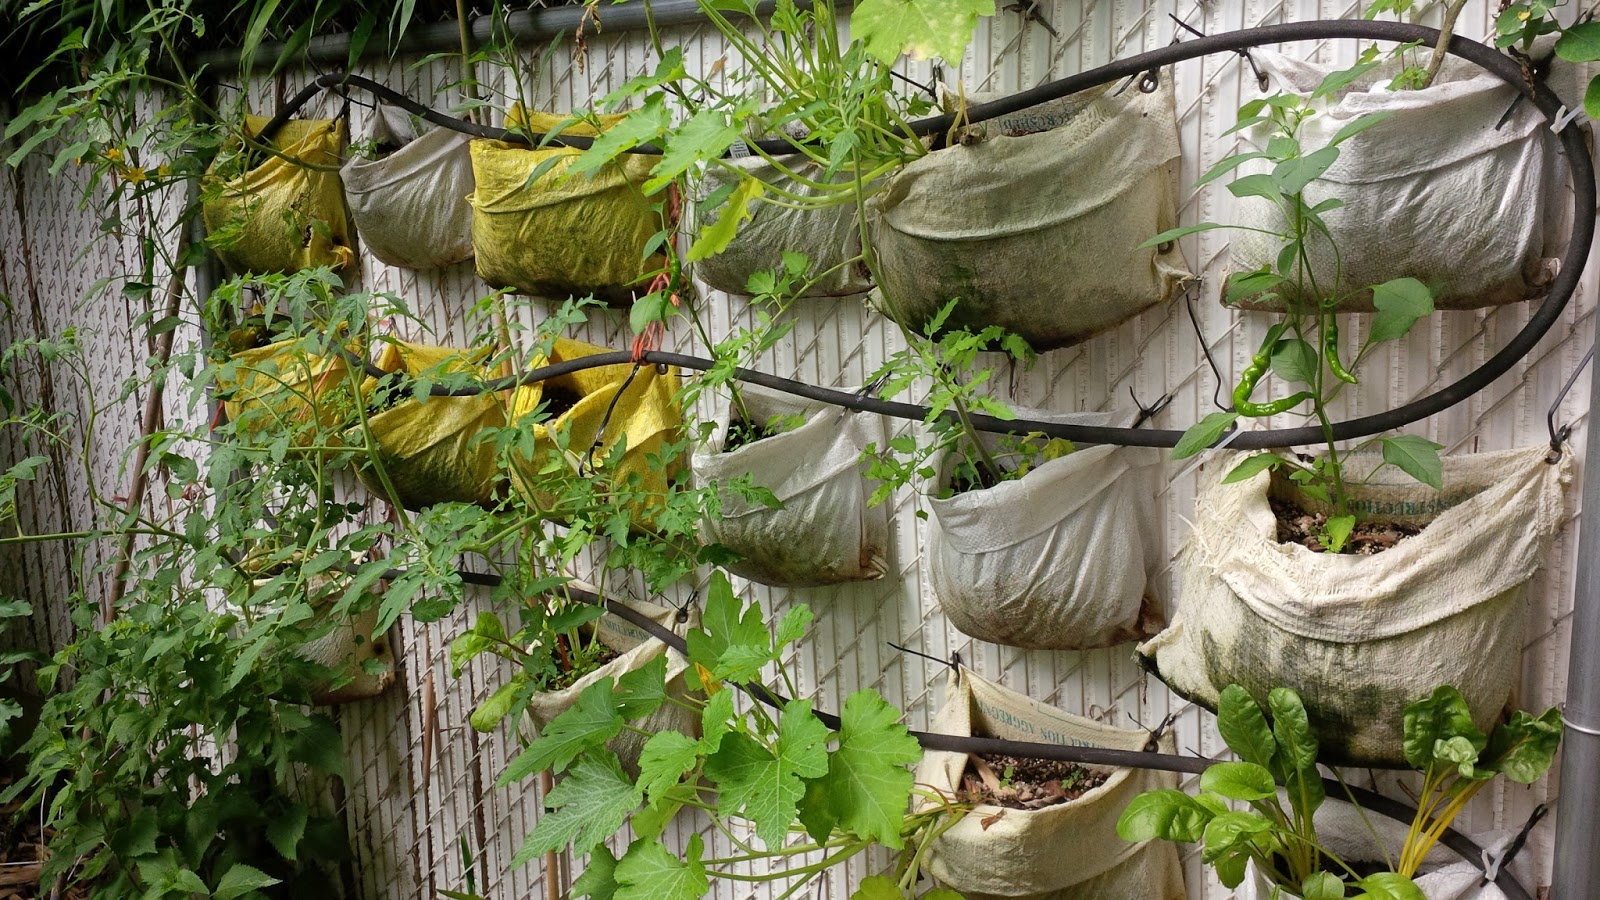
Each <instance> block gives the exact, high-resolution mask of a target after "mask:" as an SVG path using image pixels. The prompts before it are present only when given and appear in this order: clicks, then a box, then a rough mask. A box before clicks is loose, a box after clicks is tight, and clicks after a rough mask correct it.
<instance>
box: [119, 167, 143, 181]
mask: <svg viewBox="0 0 1600 900" xmlns="http://www.w3.org/2000/svg"><path fill="white" fill-rule="evenodd" d="M122 177H123V178H124V179H126V180H127V181H128V183H129V184H138V183H139V182H141V181H143V180H145V178H147V177H148V176H147V175H146V174H145V171H144V169H143V168H142V167H140V166H129V167H127V168H126V169H123V170H122Z"/></svg>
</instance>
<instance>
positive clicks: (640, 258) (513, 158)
mask: <svg viewBox="0 0 1600 900" xmlns="http://www.w3.org/2000/svg"><path fill="white" fill-rule="evenodd" d="M522 118H524V117H523V116H522V115H521V114H520V113H518V112H516V111H514V112H513V114H512V119H513V121H512V122H508V125H512V124H514V123H515V122H516V121H519V120H520V119H522ZM525 118H527V125H526V127H527V128H528V129H529V130H531V131H533V132H534V133H546V132H549V131H551V130H553V129H554V128H555V126H556V125H557V124H558V123H560V122H561V121H563V119H564V117H562V116H558V115H552V114H548V113H536V114H534V115H532V116H528V117H525ZM600 118H601V122H602V124H603V125H604V126H605V127H610V126H612V125H614V124H616V122H618V121H620V120H621V118H622V117H621V116H601V117H600ZM562 133H563V134H566V135H569V136H591V137H592V136H594V134H595V131H594V129H593V128H592V127H590V126H588V125H586V124H583V123H578V124H575V125H573V126H571V127H569V128H567V129H566V130H565V131H563V132H562ZM581 152H582V151H581V150H578V149H576V148H572V147H551V148H547V149H543V150H529V149H527V148H525V147H521V146H518V145H515V144H508V143H505V142H503V141H473V142H472V172H473V177H474V179H475V181H476V185H477V186H476V187H475V188H474V189H473V192H472V195H471V196H470V197H469V198H468V201H469V202H470V203H471V204H472V246H473V250H474V253H475V254H476V256H477V261H478V277H479V278H482V279H483V280H484V281H487V282H488V283H489V284H490V285H493V286H494V287H506V288H511V289H512V290H515V291H518V292H519V293H524V294H535V295H539V296H546V297H552V298H558V299H566V298H567V297H568V296H575V297H584V296H588V295H590V294H593V295H594V297H595V299H597V300H604V301H607V302H611V303H627V302H629V301H630V299H631V297H632V292H633V291H634V290H636V289H637V290H642V289H643V286H642V285H640V284H638V282H639V281H640V280H641V279H642V278H643V277H644V276H645V275H646V274H647V273H649V272H652V271H655V270H656V269H659V268H660V267H661V266H662V264H663V258H662V257H661V256H660V254H648V255H647V254H646V253H645V248H646V247H647V246H648V245H649V242H650V238H651V237H652V236H654V235H655V234H656V232H658V231H660V230H661V228H662V223H661V218H660V217H659V216H658V215H656V212H655V210H653V209H652V208H651V205H650V201H649V200H647V199H646V198H645V197H644V195H643V193H642V192H641V186H642V185H643V184H644V182H645V181H646V180H647V179H648V177H649V173H650V169H651V168H652V167H654V165H655V163H656V162H657V161H659V160H660V157H658V156H646V155H643V154H637V153H625V154H623V155H622V156H620V157H618V158H617V159H616V160H614V161H613V162H611V163H610V164H608V165H607V166H605V167H604V168H602V169H601V170H600V171H598V172H595V173H592V174H587V175H584V174H580V175H573V176H572V177H570V178H569V177H567V169H568V167H569V166H571V164H572V157H575V156H577V155H578V154H579V153H581ZM551 161H554V162H553V163H552V162H551ZM536 174H537V176H538V177H532V176H534V175H536ZM530 178H532V180H531V181H530V180H529V179H530Z"/></svg>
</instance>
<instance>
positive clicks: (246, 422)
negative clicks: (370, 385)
mask: <svg viewBox="0 0 1600 900" xmlns="http://www.w3.org/2000/svg"><path fill="white" fill-rule="evenodd" d="M348 349H350V350H351V351H353V352H356V353H357V354H358V355H359V350H357V348H354V347H351V348H348ZM217 394H218V396H220V397H222V398H223V401H222V406H223V410H224V411H225V412H226V413H227V415H228V421H230V422H233V423H234V430H235V431H236V432H237V433H239V434H243V435H247V436H251V437H258V436H262V435H271V434H274V433H277V432H281V431H288V432H289V434H290V443H291V444H293V445H296V446H303V445H305V444H308V443H312V442H314V441H316V440H319V436H318V431H319V428H320V429H321V430H322V431H324V432H326V431H329V430H333V429H340V430H342V429H341V426H342V425H343V424H345V423H347V422H349V421H351V420H352V417H353V416H354V415H355V397H354V392H353V391H352V390H351V389H350V370H349V366H348V365H347V364H346V362H345V358H344V356H342V355H340V354H339V353H338V352H337V351H330V352H327V353H316V352H313V351H312V350H311V347H310V341H308V340H306V339H304V338H291V339H289V340H283V341H278V342H277V343H273V344H268V345H267V346H265V347H257V348H255V349H252V350H246V351H244V352H242V353H236V354H234V355H233V358H232V362H231V363H229V364H228V365H226V366H224V367H223V368H222V370H221V371H220V372H219V373H218V376H217ZM320 439H321V440H327V441H333V440H336V438H334V437H331V436H326V435H324V436H323V437H321V438H320Z"/></svg>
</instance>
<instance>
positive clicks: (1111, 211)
mask: <svg viewBox="0 0 1600 900" xmlns="http://www.w3.org/2000/svg"><path fill="white" fill-rule="evenodd" d="M1169 82H1170V79H1166V80H1164V81H1163V85H1164V86H1163V87H1162V88H1161V89H1159V90H1157V91H1156V92H1154V93H1151V94H1144V93H1140V92H1139V91H1137V90H1130V91H1126V92H1124V93H1123V94H1122V95H1121V96H1116V95H1114V94H1113V93H1112V91H1111V89H1110V88H1109V87H1100V88H1096V89H1094V90H1092V91H1088V92H1085V93H1084V94H1083V95H1079V96H1078V101H1077V106H1078V109H1079V111H1078V113H1077V114H1076V115H1075V116H1073V117H1072V118H1071V119H1070V120H1069V121H1068V122H1067V123H1066V124H1065V125H1062V126H1060V127H1058V128H1054V129H1052V130H1050V131H1045V132H1041V133H1038V134H1028V135H1022V136H1018V137H1011V136H1005V135H1000V136H995V137H992V138H990V139H989V140H985V141H981V142H978V143H974V144H970V145H961V146H954V147H950V148H948V149H944V150H939V151H937V152H934V153H930V154H929V155H927V156H926V157H924V158H922V159H920V160H917V161H916V162H914V163H911V164H910V165H908V166H906V167H905V168H904V169H902V170H901V171H900V172H898V173H896V174H895V175H894V176H893V177H892V178H891V179H890V180H889V183H888V185H887V186H886V187H885V189H884V190H883V191H882V192H881V193H880V194H878V195H877V196H875V197H874V198H873V200H872V204H871V211H872V212H871V228H872V241H873V247H874V253H875V256H876V258H877V271H876V273H875V274H876V275H877V276H878V279H879V282H880V283H879V285H878V286H879V289H880V290H881V292H882V295H883V297H882V301H883V311H884V312H885V313H887V314H888V315H889V316H890V317H892V318H894V319H896V320H897V321H899V322H900V323H901V324H902V325H905V326H907V327H909V328H911V329H912V330H915V331H921V330H922V329H923V328H924V327H925V326H926V325H927V323H928V322H929V321H930V320H932V319H933V317H934V316H935V315H936V314H937V313H938V312H939V311H940V310H941V309H942V308H943V307H944V306H945V304H946V303H948V302H949V301H950V300H952V299H957V300H959V303H958V304H957V305H956V307H955V310H954V312H953V313H952V314H951V316H950V318H949V321H948V324H949V325H950V326H951V327H971V328H982V327H984V326H986V325H991V324H993V325H1000V326H1002V327H1004V328H1005V329H1006V330H1007V331H1011V332H1015V333H1017V334H1020V335H1021V336H1022V337H1023V338H1025V339H1027V341H1028V343H1030V344H1032V345H1033V347H1034V349H1036V350H1050V349H1053V348H1056V347H1064V346H1067V345H1069V344H1074V343H1077V342H1079V341H1082V340H1084V339H1085V338H1087V337H1089V336H1091V335H1093V334H1096V333H1098V332H1101V331H1104V330H1106V329H1108V328H1111V327H1113V326H1115V325H1117V324H1118V323H1120V322H1123V321H1126V320H1127V319H1129V318H1132V317H1133V316H1135V315H1137V314H1138V313H1139V312H1141V311H1142V310H1144V309H1147V308H1149V307H1151V306H1153V305H1155V304H1157V303H1161V302H1164V301H1166V300H1167V299H1169V298H1171V297H1172V295H1173V292H1174V291H1175V290H1176V289H1177V287H1178V283H1179V282H1180V281H1182V280H1183V279H1185V278H1188V277H1190V276H1189V272H1188V270H1187V269H1186V268H1185V266H1184V262H1183V256H1182V254H1181V252H1180V251H1179V250H1178V248H1177V245H1176V243H1174V244H1170V245H1163V246H1161V247H1159V248H1149V249H1144V250H1140V249H1137V248H1138V247H1139V245H1140V244H1142V243H1143V242H1144V241H1146V240H1148V239H1149V238H1151V237H1153V236H1155V235H1156V234H1159V233H1160V232H1162V231H1165V230H1167V229H1170V228H1172V227H1174V226H1175V225H1176V224H1177V201H1176V174H1177V160H1178V132H1177V124H1176V120H1175V118H1174V115H1173V106H1172V91H1171V88H1170V86H1165V85H1167V84H1168V83H1169Z"/></svg>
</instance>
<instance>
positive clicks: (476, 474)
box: [351, 341, 506, 509]
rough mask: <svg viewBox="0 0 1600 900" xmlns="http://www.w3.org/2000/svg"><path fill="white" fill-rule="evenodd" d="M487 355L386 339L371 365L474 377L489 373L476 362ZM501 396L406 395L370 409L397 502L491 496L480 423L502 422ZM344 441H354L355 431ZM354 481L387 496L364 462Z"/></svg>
mask: <svg viewBox="0 0 1600 900" xmlns="http://www.w3.org/2000/svg"><path fill="white" fill-rule="evenodd" d="M488 355H489V351H488V349H487V348H484V349H480V350H452V349H450V348H448V347H428V346H423V345H421V344H409V343H405V342H403V341H392V342H389V343H387V344H385V345H384V348H383V352H382V353H381V354H380V355H379V357H378V368H380V369H383V370H384V371H385V372H404V373H406V374H407V375H412V376H416V375H421V374H423V373H424V372H430V371H431V372H432V374H433V375H434V376H435V377H437V376H438V375H439V374H441V373H446V372H458V371H468V372H471V373H473V375H474V376H476V377H477V378H478V379H480V380H489V379H490V378H491V377H492V376H491V374H490V373H489V372H486V371H484V370H483V368H482V366H481V363H482V361H483V359H484V358H485V357H487V356H488ZM376 387H377V379H368V380H367V382H366V384H364V385H363V394H364V395H366V397H367V398H368V399H369V400H370V399H371V398H372V396H373V391H374V389H375V388H376ZM505 403H506V400H505V398H504V397H503V396H501V395H498V394H494V393H490V392H484V393H481V394H475V395H473V396H469V397H429V398H427V400H426V401H420V400H417V399H415V398H412V397H407V398H406V399H403V400H401V401H400V402H399V403H397V404H395V405H394V406H393V407H391V408H389V409H386V410H384V411H383V412H380V413H377V414H376V415H372V416H371V418H369V419H368V421H367V426H368V427H369V428H371V429H372V437H373V439H374V440H375V441H376V442H377V445H378V453H379V454H380V459H381V462H382V463H383V467H384V471H385V473H386V474H387V475H388V476H389V481H390V483H392V484H393V485H394V489H395V493H396V494H398V495H399V496H398V498H397V499H398V500H399V501H400V503H401V505H402V506H404V507H405V508H407V509H421V508H423V507H425V506H431V505H433V504H435V503H447V502H450V501H460V502H463V503H489V502H490V501H491V500H493V499H494V494H495V472H496V468H495V456H494V442H493V441H491V440H486V439H485V440H480V439H479V438H480V436H481V434H482V432H483V431H484V430H485V429H489V428H500V427H503V426H504V425H505V424H506V416H505V406H504V404H505ZM351 442H352V443H353V444H356V445H360V444H361V443H362V438H361V436H360V435H359V434H354V435H352V436H351ZM360 474H361V480H362V481H363V482H364V483H365V484H366V485H367V487H368V488H369V489H370V490H371V491H372V492H373V493H375V494H378V495H379V496H387V494H386V493H385V491H384V488H383V482H382V481H381V480H380V479H379V478H378V475H377V473H376V472H375V471H373V470H372V468H371V467H370V466H364V467H362V469H361V473H360Z"/></svg>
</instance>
